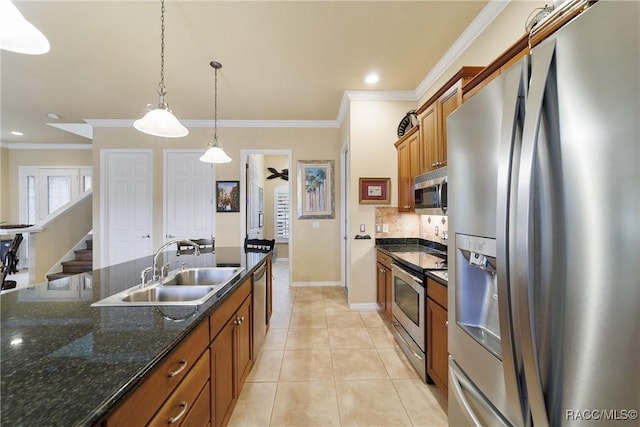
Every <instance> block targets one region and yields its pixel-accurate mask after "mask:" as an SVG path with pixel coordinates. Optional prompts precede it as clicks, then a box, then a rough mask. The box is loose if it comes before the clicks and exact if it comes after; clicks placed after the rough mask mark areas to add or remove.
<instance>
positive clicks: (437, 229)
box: [435, 225, 440, 236]
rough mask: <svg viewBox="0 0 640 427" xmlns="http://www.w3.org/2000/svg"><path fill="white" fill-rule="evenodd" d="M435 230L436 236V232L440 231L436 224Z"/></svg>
mask: <svg viewBox="0 0 640 427" xmlns="http://www.w3.org/2000/svg"><path fill="white" fill-rule="evenodd" d="M435 230H436V236H437V235H438V233H440V228H439V227H438V226H437V225H436V227H435Z"/></svg>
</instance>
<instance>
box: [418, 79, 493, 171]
mask: <svg viewBox="0 0 640 427" xmlns="http://www.w3.org/2000/svg"><path fill="white" fill-rule="evenodd" d="M483 69H484V67H462V68H461V69H460V71H458V72H457V73H456V74H455V75H454V76H453V77H451V78H450V79H449V81H447V83H445V84H444V86H442V87H441V88H440V89H439V90H438V91H437V92H436V93H435V94H434V95H433V96H431V98H429V99H428V100H427V102H425V103H424V104H423V105H422V107H420V108H419V109H418V111H417V112H418V120H419V124H418V126H419V128H420V145H419V146H420V149H419V152H420V153H419V159H420V161H419V163H418V174H421V173H424V172H429V171H430V170H433V169H437V168H439V167H442V166H445V165H446V164H447V117H448V116H449V114H451V113H452V112H453V111H454V110H455V109H456V108H458V107H459V106H460V105H462V102H463V99H462V88H463V87H464V85H466V84H467V82H469V81H470V80H471V79H472V78H473V77H474V76H475V75H476V74H478V73H479V72H480V71H482V70H483Z"/></svg>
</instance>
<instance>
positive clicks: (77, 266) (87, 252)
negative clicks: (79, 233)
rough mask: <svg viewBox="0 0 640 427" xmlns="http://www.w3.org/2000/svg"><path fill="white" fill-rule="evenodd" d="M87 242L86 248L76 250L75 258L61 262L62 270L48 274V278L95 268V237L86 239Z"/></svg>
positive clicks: (56, 277)
mask: <svg viewBox="0 0 640 427" xmlns="http://www.w3.org/2000/svg"><path fill="white" fill-rule="evenodd" d="M85 244H86V249H78V250H76V251H74V253H75V259H73V260H71V261H63V262H61V263H60V264H62V272H60V273H53V274H47V280H56V279H60V278H62V277H68V276H73V275H74V274H79V273H84V272H86V271H91V270H93V238H89V239H86V240H85Z"/></svg>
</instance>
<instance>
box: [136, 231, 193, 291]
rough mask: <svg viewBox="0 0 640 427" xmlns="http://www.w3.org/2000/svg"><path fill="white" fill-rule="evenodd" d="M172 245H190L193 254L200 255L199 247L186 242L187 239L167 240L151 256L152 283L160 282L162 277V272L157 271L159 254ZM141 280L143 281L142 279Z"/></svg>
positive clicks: (189, 241)
mask: <svg viewBox="0 0 640 427" xmlns="http://www.w3.org/2000/svg"><path fill="white" fill-rule="evenodd" d="M174 243H177V244H183V245H191V246H193V254H194V255H200V245H198V244H197V243H196V242H192V241H191V240H187V239H175V240H169V241H168V242H167V243H165V244H164V245H162V246H160V248H159V249H158V250H157V251H156V253H155V255H153V265H152V266H151V271H152V274H153V279H152V282H157V281H158V280H160V276H162V272H161V271H159V270H158V257H160V254H161V253H162V251H163V250H164V249H165V248H166V247H168V246H171V245H173V244H174ZM146 271H147V269H144V270H143V272H142V274H144V273H145V272H146ZM143 277H144V276H143ZM142 280H143V281H144V278H143V279H142Z"/></svg>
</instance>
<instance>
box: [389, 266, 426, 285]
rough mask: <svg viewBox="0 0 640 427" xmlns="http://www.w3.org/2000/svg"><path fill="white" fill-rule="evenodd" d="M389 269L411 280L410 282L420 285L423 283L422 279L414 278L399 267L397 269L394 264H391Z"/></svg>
mask: <svg viewBox="0 0 640 427" xmlns="http://www.w3.org/2000/svg"><path fill="white" fill-rule="evenodd" d="M391 269H392V270H395V271H396V272H397V273H399V275H400V276H406V277H409V278H411V280H412V281H414V282H416V283H420V284H422V283H423V282H422V279H420V278H418V277H416V276H414V275H413V274H411V273H409V272H407V271H406V270H405V269H403V268H401V267H398V265H396V264H391Z"/></svg>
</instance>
